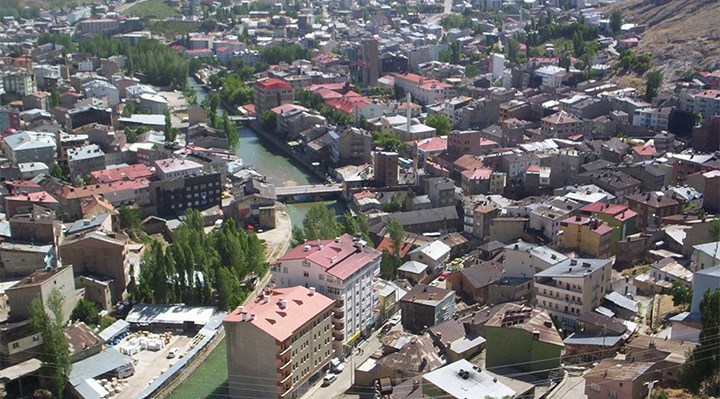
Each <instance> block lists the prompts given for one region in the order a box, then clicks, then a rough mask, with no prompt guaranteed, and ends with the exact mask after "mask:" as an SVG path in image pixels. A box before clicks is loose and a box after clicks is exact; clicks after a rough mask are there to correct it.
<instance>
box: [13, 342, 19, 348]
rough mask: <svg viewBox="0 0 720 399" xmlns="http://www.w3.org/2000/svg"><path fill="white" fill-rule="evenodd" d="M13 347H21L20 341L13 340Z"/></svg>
mask: <svg viewBox="0 0 720 399" xmlns="http://www.w3.org/2000/svg"><path fill="white" fill-rule="evenodd" d="M12 347H13V349H17V348H19V347H20V343H19V342H13V344H12Z"/></svg>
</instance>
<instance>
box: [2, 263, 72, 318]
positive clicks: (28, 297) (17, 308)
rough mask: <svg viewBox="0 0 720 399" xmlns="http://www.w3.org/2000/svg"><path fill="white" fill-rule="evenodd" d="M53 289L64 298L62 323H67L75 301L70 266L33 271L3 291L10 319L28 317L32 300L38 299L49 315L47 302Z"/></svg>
mask: <svg viewBox="0 0 720 399" xmlns="http://www.w3.org/2000/svg"><path fill="white" fill-rule="evenodd" d="M54 288H57V289H58V290H60V294H61V295H62V296H63V298H65V302H64V303H63V316H64V317H65V320H63V323H65V322H67V321H68V320H69V319H70V314H71V313H72V310H73V308H74V307H75V301H76V300H75V281H74V280H73V267H72V265H70V266H65V267H63V268H58V269H48V270H38V271H35V272H33V273H32V274H30V275H29V276H27V277H25V278H23V279H22V280H20V281H18V282H17V283H16V284H15V285H13V286H12V287H10V288H8V289H7V290H5V294H6V295H7V301H8V305H9V306H10V315H11V317H13V318H18V319H22V318H26V317H28V315H29V311H30V306H29V305H30V302H32V300H33V299H39V300H40V301H41V302H42V304H43V306H44V307H45V311H46V312H48V314H51V313H50V308H49V307H48V300H49V298H50V293H51V292H52V290H53V289H54Z"/></svg>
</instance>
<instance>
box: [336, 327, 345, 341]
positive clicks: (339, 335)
mask: <svg viewBox="0 0 720 399" xmlns="http://www.w3.org/2000/svg"><path fill="white" fill-rule="evenodd" d="M333 339H334V340H335V341H340V342H342V341H344V340H345V333H344V332H343V331H340V330H335V329H333Z"/></svg>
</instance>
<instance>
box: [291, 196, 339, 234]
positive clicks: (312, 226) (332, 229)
mask: <svg viewBox="0 0 720 399" xmlns="http://www.w3.org/2000/svg"><path fill="white" fill-rule="evenodd" d="M342 232H343V226H342V225H341V224H340V223H338V222H337V219H336V218H335V214H334V213H333V212H332V211H331V210H330V209H329V208H328V207H327V206H325V205H324V204H320V203H318V204H315V205H313V206H312V207H310V210H308V213H307V214H306V215H305V218H304V219H303V225H302V228H300V227H299V226H294V227H293V241H294V242H295V243H296V244H299V243H302V242H303V241H304V240H328V239H331V238H335V237H338V236H340V235H341V234H342Z"/></svg>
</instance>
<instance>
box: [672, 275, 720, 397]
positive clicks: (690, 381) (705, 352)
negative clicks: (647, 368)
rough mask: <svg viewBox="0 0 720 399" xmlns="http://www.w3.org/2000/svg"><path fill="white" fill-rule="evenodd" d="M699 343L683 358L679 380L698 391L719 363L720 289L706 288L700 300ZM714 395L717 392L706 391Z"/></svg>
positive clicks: (714, 372) (707, 393) (714, 371)
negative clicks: (700, 327)
mask: <svg viewBox="0 0 720 399" xmlns="http://www.w3.org/2000/svg"><path fill="white" fill-rule="evenodd" d="M700 320H701V322H702V330H701V331H700V344H699V345H698V346H696V347H695V348H693V350H692V351H690V352H689V353H688V355H687V356H686V358H685V364H683V365H682V367H681V369H680V381H681V382H682V383H683V384H684V385H685V387H686V388H688V389H690V390H691V391H693V392H698V391H699V390H700V387H701V385H702V384H703V383H704V382H705V381H706V380H708V379H709V378H711V377H712V376H714V375H715V374H716V373H717V372H718V364H719V363H720V354H719V353H718V352H719V351H720V289H716V290H715V291H710V290H707V291H706V292H705V295H704V296H703V299H702V301H701V302H700ZM705 394H706V395H713V396H716V395H717V394H718V393H717V392H715V393H710V392H706V393H705Z"/></svg>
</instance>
